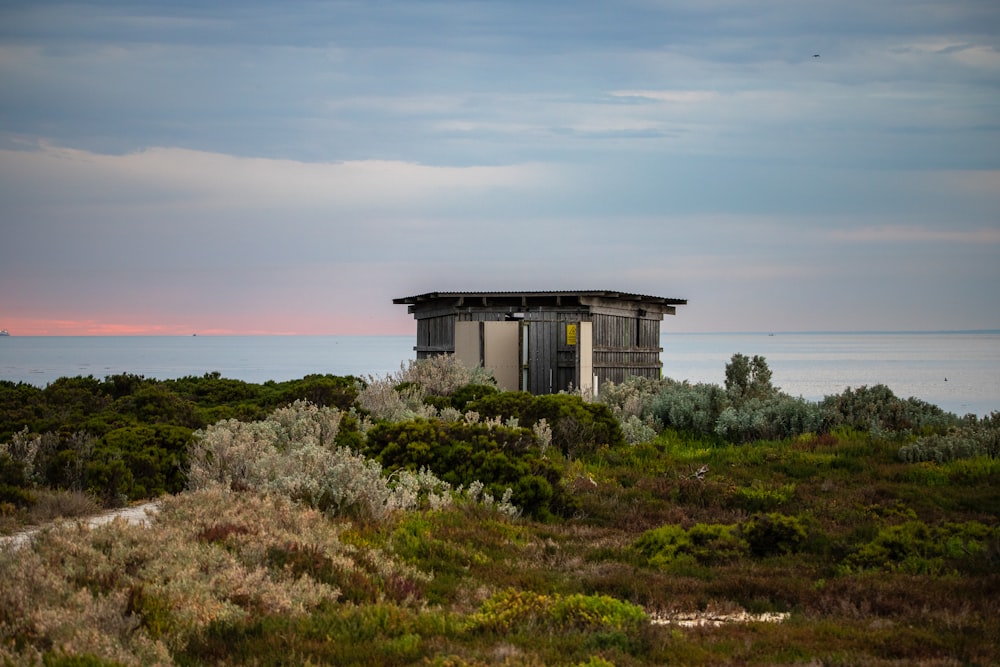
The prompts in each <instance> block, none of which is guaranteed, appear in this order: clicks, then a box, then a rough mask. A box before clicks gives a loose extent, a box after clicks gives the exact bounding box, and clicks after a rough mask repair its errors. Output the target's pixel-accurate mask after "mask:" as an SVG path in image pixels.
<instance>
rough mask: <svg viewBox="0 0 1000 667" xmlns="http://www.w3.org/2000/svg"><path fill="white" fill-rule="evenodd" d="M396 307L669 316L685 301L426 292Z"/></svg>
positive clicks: (612, 294)
mask: <svg viewBox="0 0 1000 667" xmlns="http://www.w3.org/2000/svg"><path fill="white" fill-rule="evenodd" d="M392 302H393V303H394V304H397V305H408V306H410V309H409V310H410V312H413V311H414V307H421V306H432V305H434V304H440V305H444V304H450V305H453V306H455V307H458V308H461V307H474V308H475V307H478V308H492V307H509V306H511V305H519V306H521V307H524V308H530V307H532V306H535V307H560V306H563V305H570V304H571V303H576V304H582V305H592V304H593V305H597V304H602V303H603V304H607V303H609V302H618V303H622V302H629V303H630V305H631V306H632V307H636V306H638V307H641V308H643V309H645V310H648V311H650V312H657V313H663V314H670V315H672V314H673V313H674V312H675V308H674V306H683V305H686V304H687V299H674V298H668V297H660V296H650V295H648V294H633V293H630V292H618V291H614V290H557V291H540V292H426V293H424V294H417V295H414V296H406V297H401V298H398V299H393V300H392Z"/></svg>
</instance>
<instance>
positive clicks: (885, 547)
mask: <svg viewBox="0 0 1000 667" xmlns="http://www.w3.org/2000/svg"><path fill="white" fill-rule="evenodd" d="M983 559H988V560H989V561H990V564H989V565H988V566H987V569H989V570H992V571H994V572H995V567H996V566H997V565H998V562H997V561H998V560H1000V527H996V526H987V525H984V524H982V523H979V522H978V521H969V522H966V523H946V524H944V525H941V526H929V525H927V524H926V523H924V522H923V521H907V522H905V523H902V524H898V525H892V526H887V527H885V528H882V529H880V530H879V531H878V533H877V534H876V535H875V536H874V537H873V538H872V539H871V540H870V541H869V542H866V543H865V544H862V545H861V546H860V547H858V548H857V549H856V550H855V551H854V552H853V553H851V554H850V555H848V556H847V557H846V558H845V559H844V561H843V563H842V565H841V568H842V570H843V571H845V572H853V571H857V570H883V571H888V572H903V573H907V574H924V575H935V576H938V575H943V574H949V573H952V572H958V571H968V570H969V569H979V568H980V567H981V566H982V565H983V562H982V561H983Z"/></svg>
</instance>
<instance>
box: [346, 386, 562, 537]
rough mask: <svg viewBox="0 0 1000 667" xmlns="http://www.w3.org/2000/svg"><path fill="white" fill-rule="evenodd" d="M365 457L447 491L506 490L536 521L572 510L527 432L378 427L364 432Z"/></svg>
mask: <svg viewBox="0 0 1000 667" xmlns="http://www.w3.org/2000/svg"><path fill="white" fill-rule="evenodd" d="M499 396H502V394H500V395H499ZM365 453H366V454H367V455H368V456H371V457H372V458H373V459H374V460H375V461H377V462H378V463H380V464H381V465H382V466H384V467H385V469H386V470H388V471H390V472H392V473H393V474H399V473H402V472H404V471H411V472H412V471H417V470H421V469H426V470H428V471H431V472H433V473H434V474H435V475H437V476H438V477H439V478H440V479H441V480H443V481H445V482H447V483H448V484H450V485H451V486H452V487H458V486H468V485H470V484H472V483H474V482H477V481H479V482H482V483H483V484H484V485H485V487H486V489H487V490H488V491H489V493H490V494H492V495H493V496H494V497H501V496H503V495H504V494H507V493H508V489H509V490H510V491H509V496H506V497H509V500H510V502H512V503H513V504H514V505H516V506H517V507H519V508H520V509H521V510H522V511H523V512H524V513H525V514H528V515H530V516H533V517H535V518H539V519H547V518H550V517H552V515H553V514H556V515H562V516H567V515H568V514H569V513H571V512H572V511H573V509H574V507H575V505H574V503H573V502H572V500H571V498H570V496H569V495H568V492H567V491H566V490H565V488H564V485H563V484H562V482H561V475H560V472H559V469H558V468H557V467H556V466H555V465H554V464H553V463H552V462H551V461H549V460H547V459H545V458H543V457H542V456H541V452H540V450H539V447H538V443H537V441H536V438H535V435H534V433H533V432H532V431H531V430H530V429H526V428H520V427H508V426H503V425H501V424H500V423H499V422H490V423H487V422H477V421H471V420H470V421H460V422H447V421H444V420H440V419H413V420H410V421H405V422H396V423H381V424H376V425H375V426H374V427H373V428H372V429H371V430H370V431H369V432H368V437H367V445H366V448H365Z"/></svg>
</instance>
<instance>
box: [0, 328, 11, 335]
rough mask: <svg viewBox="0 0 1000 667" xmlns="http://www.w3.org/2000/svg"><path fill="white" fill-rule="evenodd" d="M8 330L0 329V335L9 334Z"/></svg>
mask: <svg viewBox="0 0 1000 667" xmlns="http://www.w3.org/2000/svg"><path fill="white" fill-rule="evenodd" d="M9 335H10V332H9V331H7V330H6V329H0V336H9Z"/></svg>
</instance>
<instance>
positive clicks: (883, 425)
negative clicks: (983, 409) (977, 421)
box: [820, 384, 959, 435]
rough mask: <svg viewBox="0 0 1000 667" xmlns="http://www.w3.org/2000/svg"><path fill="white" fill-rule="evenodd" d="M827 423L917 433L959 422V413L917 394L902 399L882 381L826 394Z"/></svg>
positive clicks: (877, 430)
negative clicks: (953, 412) (921, 397)
mask: <svg viewBox="0 0 1000 667" xmlns="http://www.w3.org/2000/svg"><path fill="white" fill-rule="evenodd" d="M820 406H821V407H822V408H823V409H824V410H826V412H827V415H828V419H829V421H830V427H831V428H836V427H846V428H851V429H856V430H859V431H868V432H870V433H873V434H876V435H877V434H881V433H910V432H915V433H920V432H921V431H923V430H926V429H944V428H947V427H949V426H953V425H956V424H958V423H959V419H958V417H956V416H955V415H953V414H951V413H949V412H945V411H944V410H942V409H941V408H939V407H937V406H936V405H931V404H930V403H927V402H926V401H922V400H920V399H918V398H912V397H911V398H907V399H902V398H899V397H897V396H896V395H895V394H894V393H893V392H892V390H891V389H890V388H889V387H887V386H885V385H884V384H878V385H873V386H871V387H868V386H862V387H857V388H855V389H851V388H850V387H848V388H847V389H845V390H844V391H843V392H842V393H840V394H835V395H832V396H827V397H825V398H824V399H823V400H822V401H821V402H820Z"/></svg>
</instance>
